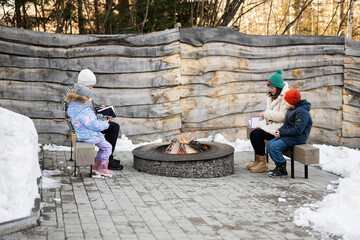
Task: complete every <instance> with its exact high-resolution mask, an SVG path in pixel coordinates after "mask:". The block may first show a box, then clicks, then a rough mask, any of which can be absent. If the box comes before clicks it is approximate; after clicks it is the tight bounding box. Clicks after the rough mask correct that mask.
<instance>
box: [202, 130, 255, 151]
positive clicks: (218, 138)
mask: <svg viewBox="0 0 360 240" xmlns="http://www.w3.org/2000/svg"><path fill="white" fill-rule="evenodd" d="M197 141H208V142H219V143H226V144H229V145H231V146H233V147H234V148H235V152H242V151H254V150H253V148H252V146H251V143H250V141H249V140H240V139H236V141H235V142H230V141H229V140H227V139H226V138H225V137H224V136H223V135H221V134H220V133H218V134H216V135H215V136H214V137H213V136H212V135H210V136H209V137H207V138H199V139H197Z"/></svg>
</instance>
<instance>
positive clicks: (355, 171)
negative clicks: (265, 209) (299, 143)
mask: <svg viewBox="0 0 360 240" xmlns="http://www.w3.org/2000/svg"><path fill="white" fill-rule="evenodd" d="M315 146H316V147H319V148H320V167H321V168H322V169H323V170H326V171H330V172H333V173H335V174H338V175H341V176H342V177H343V178H339V180H338V184H339V185H338V187H337V189H336V190H335V191H334V193H331V194H329V195H327V196H326V197H325V198H324V199H323V200H322V201H319V202H316V203H311V204H306V205H304V206H303V207H301V208H299V209H297V210H296V211H295V212H294V223H295V224H296V225H298V226H301V227H311V228H313V229H314V230H315V231H318V232H320V233H322V234H323V235H324V236H326V235H337V236H339V237H342V238H343V239H345V240H347V239H348V240H356V239H360V228H359V226H358V225H359V223H360V151H359V150H355V149H350V148H346V147H331V146H326V145H315ZM328 189H330V190H331V189H332V186H331V185H329V187H328Z"/></svg>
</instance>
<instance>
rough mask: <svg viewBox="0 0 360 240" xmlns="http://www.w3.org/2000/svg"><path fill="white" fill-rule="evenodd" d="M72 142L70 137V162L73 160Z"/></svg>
mask: <svg viewBox="0 0 360 240" xmlns="http://www.w3.org/2000/svg"><path fill="white" fill-rule="evenodd" d="M72 156H73V142H72V138H71V145H70V159H69V161H70V162H72V161H74V159H73V157H72Z"/></svg>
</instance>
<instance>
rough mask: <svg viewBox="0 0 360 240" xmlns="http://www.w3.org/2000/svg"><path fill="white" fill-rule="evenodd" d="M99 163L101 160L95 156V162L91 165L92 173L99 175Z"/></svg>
mask: <svg viewBox="0 0 360 240" xmlns="http://www.w3.org/2000/svg"><path fill="white" fill-rule="evenodd" d="M100 164H101V161H100V160H99V159H97V158H95V163H94V164H93V166H92V174H93V175H99V171H98V168H99V165H100Z"/></svg>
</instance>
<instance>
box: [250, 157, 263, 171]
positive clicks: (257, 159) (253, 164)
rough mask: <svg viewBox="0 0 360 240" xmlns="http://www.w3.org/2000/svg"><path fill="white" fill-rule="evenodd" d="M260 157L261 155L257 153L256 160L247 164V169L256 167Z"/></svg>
mask: <svg viewBox="0 0 360 240" xmlns="http://www.w3.org/2000/svg"><path fill="white" fill-rule="evenodd" d="M259 157H260V155H255V161H254V162H251V163H249V164H248V165H247V169H248V170H250V168H252V167H255V166H256V165H257V164H258V163H259Z"/></svg>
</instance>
